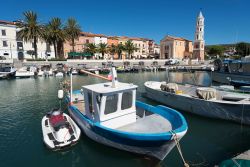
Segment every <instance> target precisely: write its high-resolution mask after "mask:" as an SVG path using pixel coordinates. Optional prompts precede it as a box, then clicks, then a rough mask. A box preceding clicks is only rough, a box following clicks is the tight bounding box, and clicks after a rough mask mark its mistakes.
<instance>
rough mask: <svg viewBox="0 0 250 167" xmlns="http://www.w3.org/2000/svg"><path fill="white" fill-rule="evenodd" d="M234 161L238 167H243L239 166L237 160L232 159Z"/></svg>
mask: <svg viewBox="0 0 250 167" xmlns="http://www.w3.org/2000/svg"><path fill="white" fill-rule="evenodd" d="M232 161H233V163H234V164H235V165H236V166H237V167H241V166H240V164H238V162H237V161H236V160H235V159H232Z"/></svg>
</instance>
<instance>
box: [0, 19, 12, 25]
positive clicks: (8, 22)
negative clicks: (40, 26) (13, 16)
mask: <svg viewBox="0 0 250 167" xmlns="http://www.w3.org/2000/svg"><path fill="white" fill-rule="evenodd" d="M0 24H9V25H15V23H14V22H10V21H5V20H0Z"/></svg>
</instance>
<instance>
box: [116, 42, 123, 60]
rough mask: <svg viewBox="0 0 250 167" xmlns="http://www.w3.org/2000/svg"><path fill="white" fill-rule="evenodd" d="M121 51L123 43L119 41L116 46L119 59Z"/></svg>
mask: <svg viewBox="0 0 250 167" xmlns="http://www.w3.org/2000/svg"><path fill="white" fill-rule="evenodd" d="M122 51H124V45H123V44H122V43H119V44H118V45H117V46H116V52H117V54H118V58H119V59H121V58H122Z"/></svg>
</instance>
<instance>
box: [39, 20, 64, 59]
mask: <svg viewBox="0 0 250 167" xmlns="http://www.w3.org/2000/svg"><path fill="white" fill-rule="evenodd" d="M45 30H46V31H45V35H44V38H45V40H46V41H47V42H48V43H49V44H53V46H54V51H55V57H56V58H57V56H58V55H60V51H59V50H58V49H60V47H59V46H61V43H63V42H64V41H65V32H64V30H63V25H62V22H61V19H60V18H57V17H56V18H52V19H51V21H49V23H48V25H47V26H46V29H45Z"/></svg>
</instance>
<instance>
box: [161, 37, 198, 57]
mask: <svg viewBox="0 0 250 167" xmlns="http://www.w3.org/2000/svg"><path fill="white" fill-rule="evenodd" d="M192 52H193V44H192V41H190V40H188V39H185V38H180V37H174V36H169V35H168V36H166V37H165V38H163V39H162V40H161V42H160V58H161V59H179V60H181V59H184V58H191V56H192Z"/></svg>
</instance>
